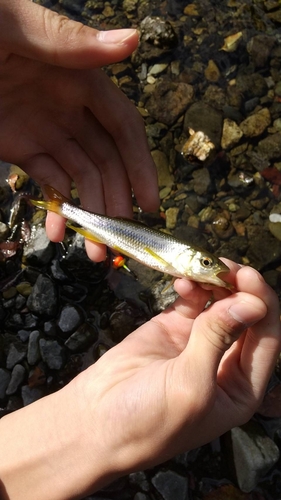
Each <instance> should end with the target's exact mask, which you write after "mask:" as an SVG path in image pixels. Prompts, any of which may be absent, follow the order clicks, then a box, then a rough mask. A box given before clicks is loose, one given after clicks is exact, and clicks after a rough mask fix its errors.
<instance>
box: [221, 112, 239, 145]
mask: <svg viewBox="0 0 281 500" xmlns="http://www.w3.org/2000/svg"><path fill="white" fill-rule="evenodd" d="M242 136H243V132H242V130H241V129H240V127H239V126H238V125H237V123H235V122H234V121H233V120H230V119H229V118H226V119H225V120H224V121H223V129H222V138H221V147H222V149H227V148H232V147H233V146H234V144H236V143H237V142H239V141H240V139H241V137H242Z"/></svg>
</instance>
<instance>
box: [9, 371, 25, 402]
mask: <svg viewBox="0 0 281 500" xmlns="http://www.w3.org/2000/svg"><path fill="white" fill-rule="evenodd" d="M24 377H25V368H24V366H22V365H15V366H14V368H13V370H12V374H11V380H10V382H9V385H8V387H7V390H6V394H7V396H10V395H11V394H15V392H17V390H18V388H19V386H20V385H21V384H22V382H23V380H24Z"/></svg>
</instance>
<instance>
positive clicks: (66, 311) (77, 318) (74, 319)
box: [57, 304, 83, 334]
mask: <svg viewBox="0 0 281 500" xmlns="http://www.w3.org/2000/svg"><path fill="white" fill-rule="evenodd" d="M82 321H83V317H82V314H81V310H80V309H78V307H76V306H72V305H70V304H67V305H65V306H64V307H63V308H62V310H61V312H60V315H59V318H58V321H57V326H58V327H59V329H60V330H61V332H62V333H63V334H71V333H73V332H74V330H76V329H77V328H78V326H79V325H80V324H81V323H82Z"/></svg>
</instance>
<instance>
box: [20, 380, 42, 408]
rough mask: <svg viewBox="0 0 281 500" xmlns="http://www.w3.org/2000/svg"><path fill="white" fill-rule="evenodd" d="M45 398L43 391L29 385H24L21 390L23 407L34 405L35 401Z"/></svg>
mask: <svg viewBox="0 0 281 500" xmlns="http://www.w3.org/2000/svg"><path fill="white" fill-rule="evenodd" d="M43 396H44V393H43V391H42V389H39V388H38V387H29V386H28V385H23V386H22V388H21V397H22V401H23V406H27V405H29V404H31V403H34V401H37V400H38V399H40V398H42V397H43Z"/></svg>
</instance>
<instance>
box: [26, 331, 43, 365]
mask: <svg viewBox="0 0 281 500" xmlns="http://www.w3.org/2000/svg"><path fill="white" fill-rule="evenodd" d="M40 337H41V334H40V332H39V330H33V332H31V333H30V335H29V339H28V349H27V361H28V363H29V365H31V366H33V365H35V364H36V363H37V362H38V361H39V360H40V358H41V354H40V349H39V339H40Z"/></svg>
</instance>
